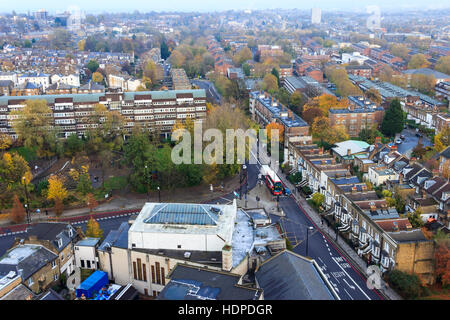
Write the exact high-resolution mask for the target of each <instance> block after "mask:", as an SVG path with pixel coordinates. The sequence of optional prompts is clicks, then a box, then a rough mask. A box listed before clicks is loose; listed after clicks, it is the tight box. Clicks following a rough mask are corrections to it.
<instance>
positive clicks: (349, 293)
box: [344, 288, 355, 300]
mask: <svg viewBox="0 0 450 320" xmlns="http://www.w3.org/2000/svg"><path fill="white" fill-rule="evenodd" d="M344 291H345V292H347V294H348V296H349V297H350V299H352V300H355V299H353V297H352V296H351V295H350V293H348V291H347V290H345V288H344Z"/></svg>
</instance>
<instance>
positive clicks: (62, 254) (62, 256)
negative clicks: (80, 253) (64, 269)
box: [61, 253, 64, 261]
mask: <svg viewBox="0 0 450 320" xmlns="http://www.w3.org/2000/svg"><path fill="white" fill-rule="evenodd" d="M61 260H62V261H64V253H61Z"/></svg>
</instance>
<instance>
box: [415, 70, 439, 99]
mask: <svg viewBox="0 0 450 320" xmlns="http://www.w3.org/2000/svg"><path fill="white" fill-rule="evenodd" d="M410 85H411V88H414V89H416V90H418V91H419V92H421V93H424V94H428V95H433V94H434V86H435V85H436V78H435V77H434V76H433V75H426V74H413V75H412V76H411V81H410Z"/></svg>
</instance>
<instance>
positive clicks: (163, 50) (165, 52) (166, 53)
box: [160, 41, 170, 60]
mask: <svg viewBox="0 0 450 320" xmlns="http://www.w3.org/2000/svg"><path fill="white" fill-rule="evenodd" d="M160 49H161V58H162V59H164V60H166V59H167V58H168V57H169V56H170V52H169V47H168V46H167V43H166V42H165V41H162V42H161V46H160Z"/></svg>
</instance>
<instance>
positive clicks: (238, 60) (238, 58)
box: [233, 47, 253, 66]
mask: <svg viewBox="0 0 450 320" xmlns="http://www.w3.org/2000/svg"><path fill="white" fill-rule="evenodd" d="M252 57H253V55H252V52H251V51H250V49H249V48H248V47H244V48H242V49H241V50H240V51H239V52H237V53H236V54H235V55H234V57H233V62H234V63H235V64H236V65H239V66H240V65H242V63H244V62H245V61H247V60H250V59H251V58H252Z"/></svg>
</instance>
